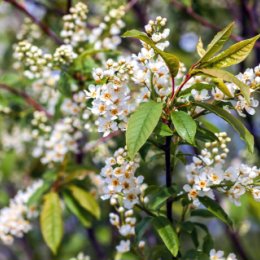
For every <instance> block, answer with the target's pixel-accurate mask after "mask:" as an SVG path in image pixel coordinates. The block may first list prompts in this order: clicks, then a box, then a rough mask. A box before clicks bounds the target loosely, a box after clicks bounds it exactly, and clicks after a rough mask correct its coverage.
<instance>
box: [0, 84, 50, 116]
mask: <svg viewBox="0 0 260 260" xmlns="http://www.w3.org/2000/svg"><path fill="white" fill-rule="evenodd" d="M0 89H4V90H7V91H9V92H10V93H12V94H14V95H16V96H19V97H22V98H23V99H24V100H25V101H26V103H27V104H28V105H30V106H31V107H33V108H34V109H35V110H37V111H42V112H44V113H45V114H46V116H47V117H48V118H51V117H52V115H51V114H49V112H48V111H46V110H45V108H44V107H43V106H42V105H41V104H39V103H38V102H37V101H36V100H34V99H33V98H32V97H30V96H29V95H28V94H26V93H25V92H22V91H19V90H17V89H15V88H12V87H10V86H8V85H6V84H1V83H0Z"/></svg>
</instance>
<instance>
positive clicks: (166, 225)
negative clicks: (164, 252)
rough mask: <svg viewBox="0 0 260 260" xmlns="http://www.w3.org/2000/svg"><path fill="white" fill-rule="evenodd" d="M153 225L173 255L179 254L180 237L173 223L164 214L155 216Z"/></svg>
mask: <svg viewBox="0 0 260 260" xmlns="http://www.w3.org/2000/svg"><path fill="white" fill-rule="evenodd" d="M152 225H153V227H154V228H155V230H156V231H157V233H158V234H159V236H160V238H161V239H162V241H163V242H164V244H165V246H166V247H167V248H168V250H169V251H170V252H171V254H172V255H173V256H175V257H176V256H177V254H178V251H179V239H178V235H177V233H176V231H175V230H174V228H173V226H172V223H171V222H170V221H169V220H168V219H167V218H165V217H163V216H158V217H154V218H153V220H152Z"/></svg>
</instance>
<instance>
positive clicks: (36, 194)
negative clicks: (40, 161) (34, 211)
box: [27, 181, 51, 206]
mask: <svg viewBox="0 0 260 260" xmlns="http://www.w3.org/2000/svg"><path fill="white" fill-rule="evenodd" d="M50 186H51V183H50V182H46V181H45V182H44V183H43V185H42V186H41V187H39V188H38V189H37V190H36V191H35V192H34V193H33V194H32V196H31V197H30V198H29V200H28V202H27V205H28V206H31V205H33V204H37V203H38V202H39V201H40V200H41V198H42V196H43V194H44V193H45V192H47V191H48V190H49V189H50Z"/></svg>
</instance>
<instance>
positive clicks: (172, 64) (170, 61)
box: [122, 30, 179, 77]
mask: <svg viewBox="0 0 260 260" xmlns="http://www.w3.org/2000/svg"><path fill="white" fill-rule="evenodd" d="M122 37H123V38H127V37H132V38H136V39H139V40H141V41H143V42H145V43H146V44H148V45H149V46H150V47H152V48H153V50H154V51H155V53H157V54H159V55H160V56H161V57H162V58H163V60H164V62H165V63H166V65H167V67H168V69H169V71H170V73H171V75H172V77H175V76H176V75H177V73H178V70H179V59H178V58H177V57H176V56H175V55H173V54H171V53H168V52H165V51H162V50H160V49H159V48H157V47H156V44H155V43H154V42H153V41H152V40H151V39H150V38H149V37H148V36H147V34H145V33H143V32H140V31H138V30H130V31H127V32H125V33H124V34H123V35H122Z"/></svg>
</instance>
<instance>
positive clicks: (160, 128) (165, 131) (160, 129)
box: [154, 122, 173, 136]
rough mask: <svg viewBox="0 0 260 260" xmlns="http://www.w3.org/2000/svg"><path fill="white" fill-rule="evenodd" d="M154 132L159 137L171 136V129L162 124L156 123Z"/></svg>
mask: <svg viewBox="0 0 260 260" xmlns="http://www.w3.org/2000/svg"><path fill="white" fill-rule="evenodd" d="M154 131H155V133H156V134H158V135H160V136H172V135H173V131H172V129H171V128H170V127H169V126H168V125H166V124H164V123H162V122H159V123H158V125H157V126H156V128H155V130H154Z"/></svg>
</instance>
